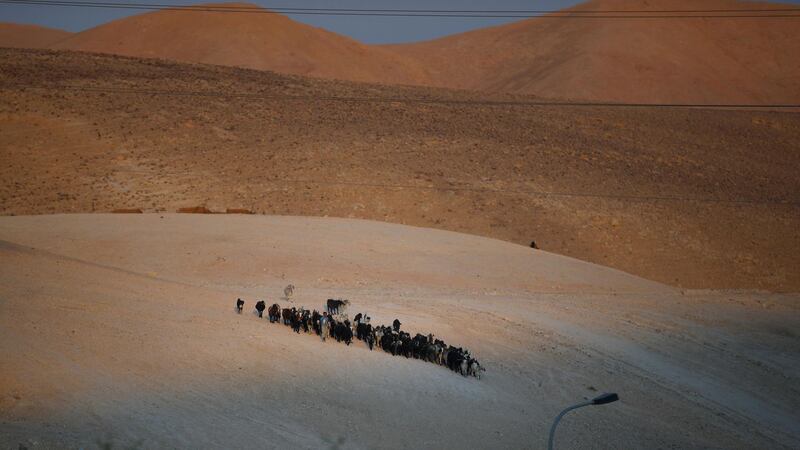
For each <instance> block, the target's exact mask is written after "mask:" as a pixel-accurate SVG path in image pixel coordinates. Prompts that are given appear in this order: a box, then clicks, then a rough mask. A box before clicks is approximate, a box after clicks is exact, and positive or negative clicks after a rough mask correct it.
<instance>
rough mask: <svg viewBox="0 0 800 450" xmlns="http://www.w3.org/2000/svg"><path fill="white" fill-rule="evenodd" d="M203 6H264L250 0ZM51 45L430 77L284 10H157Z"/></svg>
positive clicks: (389, 79)
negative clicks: (248, 1)
mask: <svg viewBox="0 0 800 450" xmlns="http://www.w3.org/2000/svg"><path fill="white" fill-rule="evenodd" d="M199 6H200V7H203V6H208V7H212V8H213V7H225V8H226V9H236V8H259V7H258V5H254V4H249V3H222V4H205V5H199ZM52 48H55V49H64V50H81V51H90V52H99V53H113V54H118V55H127V56H140V57H147V58H163V59H172V60H176V61H186V62H198V63H206V64H221V65H226V66H238V67H247V68H251V69H259V70H274V71H277V72H283V73H292V74H299V75H310V76H316V77H323V78H336V79H347V80H355V81H370V82H384V83H405V84H408V83H412V82H415V81H416V82H423V81H425V79H424V75H423V71H422V70H421V69H420V68H418V67H417V65H416V64H415V63H414V62H412V61H410V60H408V59H407V58H406V57H404V56H400V55H397V54H395V53H393V52H389V51H387V50H385V49H382V48H377V47H370V46H366V45H363V44H361V43H359V42H357V41H354V40H352V39H349V38H347V37H344V36H341V35H338V34H336V33H332V32H329V31H326V30H323V29H321V28H315V27H311V26H308V25H304V24H301V23H299V22H295V21H293V20H291V19H289V18H288V17H286V16H284V15H281V14H256V13H222V12H196V11H157V12H152V13H146V14H139V15H135V16H131V17H127V18H124V19H120V20H115V21H112V22H109V23H106V24H103V25H100V26H98V27H95V28H92V29H89V30H86V31H83V32H81V33H76V34H75V35H73V36H71V37H70V38H69V39H65V40H63V41H61V42H59V43H58V44H56V45H54V46H53V47H52Z"/></svg>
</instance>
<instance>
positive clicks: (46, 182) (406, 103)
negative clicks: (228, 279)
mask: <svg viewBox="0 0 800 450" xmlns="http://www.w3.org/2000/svg"><path fill="white" fill-rule="evenodd" d="M0 63H1V64H2V66H3V69H4V70H3V71H2V72H0V130H2V132H0V161H2V163H3V164H0V213H2V214H6V215H8V214H51V213H59V212H109V211H113V210H115V209H118V208H140V209H142V210H144V211H170V212H174V211H176V210H177V209H178V208H182V207H193V206H200V205H204V206H206V207H208V208H210V209H212V210H215V211H225V210H226V209H227V208H246V209H250V210H252V211H254V212H256V213H260V214H291V215H306V216H332V217H353V218H363V219H373V220H381V221H386V222H393V223H406V224H410V225H418V226H425V227H433V228H440V229H447V230H452V231H460V232H465V233H470V234H477V235H482V236H488V237H493V238H498V239H502V240H506V241H511V242H515V243H517V244H522V245H528V244H529V243H530V242H531V241H532V240H535V241H536V242H537V244H538V245H539V246H540V247H541V248H542V249H545V250H548V251H552V252H555V253H560V254H565V255H569V256H572V257H576V258H579V259H583V260H588V261H592V262H595V263H599V264H603V265H606V266H612V267H615V268H618V269H621V270H625V271H627V272H631V273H635V274H637V275H640V276H643V277H645V278H648V279H652V280H656V281H660V282H663V283H667V284H670V285H674V286H682V287H693V288H698V287H699V288H712V287H713V288H758V289H770V290H780V291H797V290H798V289H800V269H799V268H800V260H798V255H799V254H800V234H798V233H797V230H798V229H799V228H800V208H798V206H797V205H798V203H800V198H798V192H800V178H798V177H797V173H798V172H800V153H798V152H797V149H798V148H799V147H800V142H798V137H800V115H798V114H795V113H781V112H770V111H723V110H701V109H651V108H638V109H637V108H632V109H627V108H626V109H622V108H587V107H569V106H562V107H532V106H513V105H508V104H500V105H493V104H487V103H486V101H487V100H488V101H494V100H505V101H508V100H511V101H530V100H531V99H530V98H525V97H510V96H496V95H495V96H491V97H489V96H481V95H479V94H475V93H467V92H459V91H447V90H441V89H427V88H401V87H381V86H377V85H366V84H355V83H346V82H331V81H322V80H313V79H309V78H301V77H292V76H285V75H278V74H274V73H267V72H259V71H251V70H240V69H233V68H226V67H211V66H198V65H186V64H175V63H169V62H163V61H154V60H140V59H130V58H121V57H112V56H98V55H87V54H78V53H70V52H41V51H22V50H5V51H2V52H0ZM62 85H72V86H83V87H87V88H91V89H101V91H90V92H84V91H75V90H67V89H63V88H61V87H59V86H62ZM26 86H27V87H26ZM120 87H124V88H125V89H133V90H134V92H127V91H125V90H119V88H120ZM103 89H105V90H103ZM137 90H138V91H137ZM173 91H174V92H176V93H178V94H181V93H186V92H188V93H190V94H191V93H193V92H194V93H196V94H191V95H189V96H186V95H174V96H173V95H167V94H170V93H171V92H173ZM151 92H152V93H151ZM331 97H348V98H352V99H356V100H349V101H335V100H330V98H331ZM365 98H373V99H377V101H360V100H357V99H365ZM326 99H327V100H326ZM419 99H428V101H430V103H424V102H420V101H418V100H419ZM533 100H535V99H533ZM694 199H699V201H695V200H694ZM785 202H788V203H785Z"/></svg>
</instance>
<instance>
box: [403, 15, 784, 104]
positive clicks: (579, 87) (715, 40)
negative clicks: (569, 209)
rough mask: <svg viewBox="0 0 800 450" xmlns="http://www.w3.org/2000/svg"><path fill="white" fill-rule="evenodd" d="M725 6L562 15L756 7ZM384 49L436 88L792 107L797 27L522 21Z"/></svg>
mask: <svg viewBox="0 0 800 450" xmlns="http://www.w3.org/2000/svg"><path fill="white" fill-rule="evenodd" d="M780 6H786V5H780V4H776V3H766V2H740V1H735V0H703V1H696V0H655V1H648V2H640V1H630V0H595V1H589V2H587V3H584V4H580V5H578V6H575V7H573V8H570V9H568V10H566V11H572V12H585V11H598V10H599V11H608V10H623V11H624V10H692V9H694V10H697V9H721V10H728V9H762V8H763V9H766V8H776V7H780ZM387 48H390V49H392V50H393V51H396V52H397V53H399V54H401V55H405V56H408V57H410V58H413V59H416V60H417V61H419V62H420V63H421V64H422V65H424V66H425V67H428V68H429V69H430V70H431V72H432V73H431V75H430V76H431V79H432V80H434V84H435V85H438V86H445V87H450V88H465V89H477V90H484V91H496V92H515V93H525V94H535V95H538V96H544V97H558V98H575V99H586V100H596V101H606V100H610V101H617V102H642V103H649V102H655V103H717V104H719V103H751V104H764V103H778V104H780V103H799V102H800V58H797V55H799V54H800V26H798V20H797V19H793V18H770V19H745V18H742V19H681V20H667V19H638V20H636V19H596V20H595V19H540V18H532V19H528V20H523V21H520V22H516V23H512V24H509V25H503V26H498V27H493V28H486V29H480V30H476V31H471V32H467V33H463V34H459V35H454V36H448V37H445V38H441V39H436V40H433V41H428V42H422V43H415V44H405V45H393V46H388V47H387Z"/></svg>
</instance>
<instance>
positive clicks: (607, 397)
mask: <svg viewBox="0 0 800 450" xmlns="http://www.w3.org/2000/svg"><path fill="white" fill-rule="evenodd" d="M617 400H619V396H618V395H617V394H614V393H611V394H603V395H600V396H598V397H595V398H593V399H591V400H589V401H588V402H583V403H578V404H577V405H572V406H570V407H569V408H567V409H565V410H563V411H561V414H559V415H558V416H557V417H556V420H554V421H553V426H552V427H550V439H549V440H548V442H547V450H553V438H554V437H555V435H556V427H557V426H558V422H559V421H560V420H561V418H562V417H564V414H566V413H568V412H570V411H572V410H573V409H578V408H583V407H584V406H590V405H605V404H606V403H612V402H615V401H617Z"/></svg>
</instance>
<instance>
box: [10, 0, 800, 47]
mask: <svg viewBox="0 0 800 450" xmlns="http://www.w3.org/2000/svg"><path fill="white" fill-rule="evenodd" d="M105 1H112V2H113V1H119V2H122V1H123V0H105ZM125 2H128V3H157V4H170V5H191V4H197V3H202V1H191V0H189V1H186V0H125ZM250 3H255V4H258V5H260V6H263V7H266V8H269V7H277V8H280V7H284V8H285V7H294V8H300V7H302V8H352V9H364V8H367V9H445V10H446V9H449V10H453V9H456V10H469V9H477V10H513V9H544V10H551V9H561V8H566V7H569V6H572V5H575V4H578V3H581V1H580V0H493V1H491V2H489V1H487V0H336V1H332V0H251V2H250ZM782 3H792V4H800V0H783V1H782ZM143 12H144V11H137V10H124V9H102V8H76V7H60V6H33V5H9V4H0V22H16V23H29V24H36V25H42V26H46V27H52V28H61V29H64V30H68V31H82V30H85V29H88V28H91V27H94V26H97V25H100V24H103V23H105V22H108V21H111V20H114V19H118V18H121V17H125V16H129V15H133V14H141V13H143ZM289 16H290V17H291V18H292V19H294V20H297V21H299V22H303V23H307V24H309V25H313V26H317V27H322V28H325V29H327V30H330V31H333V32H336V33H339V34H343V35H346V36H350V37H352V38H354V39H357V40H359V41H361V42H365V43H369V44H385V43H395V42H413V41H421V40H427V39H433V38H437V37H441V36H446V35H449V34H454V33H460V32H463V31H468V30H471V29H475V28H483V27H487V26H492V25H500V24H503V23H508V22H513V21H516V20H519V19H497V18H445V17H413V18H409V17H371V16H366V17H353V16H310V15H291V14H290V15H289Z"/></svg>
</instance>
